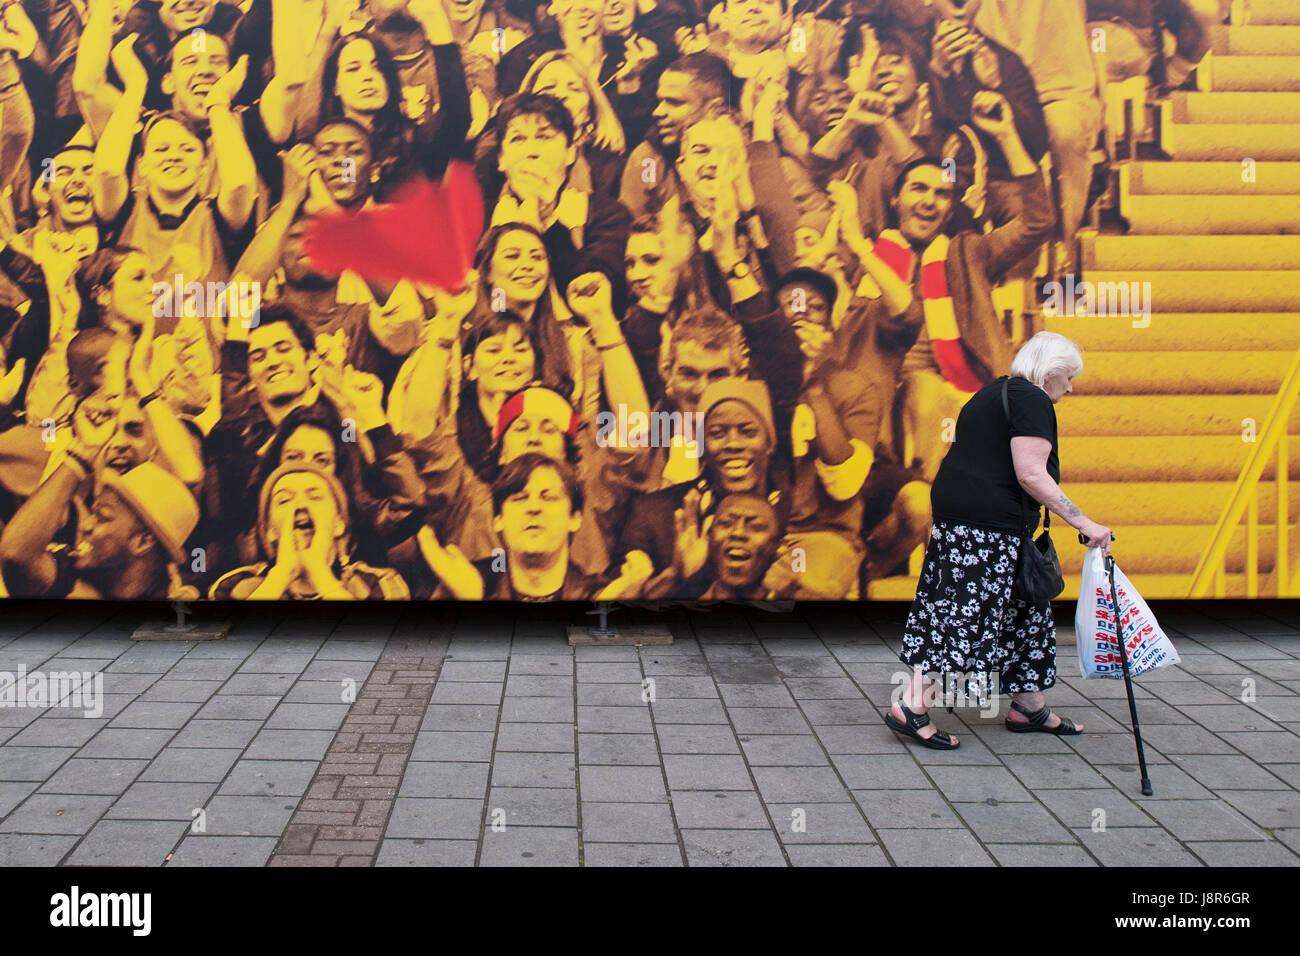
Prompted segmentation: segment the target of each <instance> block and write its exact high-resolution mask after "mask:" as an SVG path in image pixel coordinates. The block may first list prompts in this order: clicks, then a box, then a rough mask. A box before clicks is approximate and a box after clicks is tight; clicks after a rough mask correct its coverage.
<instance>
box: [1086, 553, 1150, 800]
mask: <svg viewBox="0 0 1300 956" xmlns="http://www.w3.org/2000/svg"><path fill="white" fill-rule="evenodd" d="M1114 537H1115V536H1114V535H1113V534H1112V535H1111V538H1112V539H1113V538H1114ZM1079 543H1080V544H1084V545H1086V544H1087V543H1088V541H1087V539H1086V538H1084V536H1083V535H1082V534H1080V535H1079ZM1106 574H1107V575H1108V576H1109V577H1110V606H1111V607H1112V608H1114V609H1115V640H1116V641H1117V642H1118V643H1119V659H1120V662H1121V664H1122V665H1123V668H1124V689H1125V690H1126V691H1128V712H1129V716H1130V717H1132V718H1133V742H1134V743H1136V744H1137V752H1138V770H1139V771H1140V772H1141V774H1142V796H1144V797H1149V796H1151V795H1152V794H1153V793H1155V791H1154V790H1152V789H1151V778H1150V777H1148V776H1147V757H1146V753H1145V752H1144V751H1143V750H1142V730H1141V728H1140V727H1138V708H1137V701H1136V700H1134V699H1133V678H1132V677H1131V676H1130V675H1129V672H1128V648H1127V647H1126V646H1125V645H1126V644H1127V641H1125V640H1124V628H1123V627H1122V626H1121V625H1120V618H1121V616H1122V615H1121V614H1120V609H1119V591H1118V590H1117V589H1116V588H1115V559H1114V558H1112V557H1111V556H1110V555H1109V554H1108V555H1106Z"/></svg>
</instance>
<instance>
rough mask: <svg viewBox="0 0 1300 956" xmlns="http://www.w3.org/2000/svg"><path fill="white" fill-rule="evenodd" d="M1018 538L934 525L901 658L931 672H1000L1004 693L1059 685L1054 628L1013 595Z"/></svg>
mask: <svg viewBox="0 0 1300 956" xmlns="http://www.w3.org/2000/svg"><path fill="white" fill-rule="evenodd" d="M1019 557H1020V535H1018V534H1015V533H1013V532H1008V531H991V530H988V529H985V528H975V527H971V526H970V525H964V524H957V523H955V522H949V521H935V522H934V527H933V528H932V529H931V531H930V541H929V544H928V545H927V546H926V549H925V564H924V566H923V567H922V568H921V579H920V581H919V582H918V584H917V588H916V597H915V599H913V601H912V609H911V611H910V612H909V613H908V615H907V626H906V627H905V628H904V630H903V650H902V652H901V653H900V654H899V655H898V656H899V660H901V661H903V663H905V664H910V665H912V666H913V667H920V668H921V670H922V671H923V672H925V673H927V674H929V673H939V674H948V673H961V674H968V675H969V674H986V675H988V679H989V680H990V682H991V681H992V675H993V674H997V675H998V678H999V680H1000V684H999V685H998V686H999V688H1000V690H1001V691H1002V692H1003V693H1009V694H1020V693H1028V692H1031V691H1042V690H1046V689H1047V688H1049V687H1051V686H1052V685H1053V684H1055V683H1056V624H1055V623H1054V622H1053V621H1052V609H1051V607H1050V606H1048V607H1047V608H1044V609H1042V610H1039V609H1038V608H1036V607H1034V606H1033V605H1032V604H1028V603H1026V602H1024V601H1018V600H1016V599H1014V598H1013V597H1012V596H1011V585H1012V583H1013V582H1014V580H1015V575H1016V563H1017V561H1018V560H1019Z"/></svg>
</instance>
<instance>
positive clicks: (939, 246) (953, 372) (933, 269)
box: [875, 229, 983, 394]
mask: <svg viewBox="0 0 1300 956" xmlns="http://www.w3.org/2000/svg"><path fill="white" fill-rule="evenodd" d="M875 251H876V255H877V256H879V257H880V259H881V261H882V262H884V263H885V265H887V266H889V268H890V269H892V270H893V271H894V274H895V275H897V276H898V277H899V278H900V279H902V280H903V281H904V282H909V283H910V282H911V281H912V265H913V263H914V261H915V258H916V253H915V252H913V251H912V247H911V245H910V244H909V243H908V241H907V240H906V239H904V238H903V234H902V233H901V232H899V231H898V230H897V229H886V230H885V231H884V232H882V233H881V234H880V238H879V239H877V240H876V242H875ZM947 259H948V237H947V236H942V235H941V236H938V237H937V238H936V239H935V240H934V241H933V242H931V243H930V244H929V245H928V246H926V247H925V251H924V252H922V253H921V300H922V302H921V305H922V308H923V310H924V312H925V331H926V334H928V335H929V336H930V343H931V344H932V345H933V347H934V358H935V361H936V362H938V364H939V371H940V372H941V373H943V377H944V379H945V381H947V382H948V383H949V384H951V385H952V386H953V387H954V388H956V389H957V390H958V391H959V392H965V393H967V394H971V393H973V392H977V391H979V389H980V386H981V385H982V384H983V383H982V382H981V381H980V379H979V376H978V375H976V374H975V372H974V371H973V370H972V369H971V367H970V363H969V362H968V361H967V360H966V352H965V350H964V349H963V348H962V344H961V333H960V332H959V331H958V329H957V313H956V311H955V310H954V309H953V304H952V296H951V295H949V294H948V274H947V273H946V272H945V271H944V266H945V263H946V261H947Z"/></svg>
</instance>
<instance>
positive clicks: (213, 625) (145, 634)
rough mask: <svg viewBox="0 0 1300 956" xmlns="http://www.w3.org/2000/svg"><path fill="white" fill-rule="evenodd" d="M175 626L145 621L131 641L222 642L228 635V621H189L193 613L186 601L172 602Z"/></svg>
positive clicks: (134, 633) (132, 635)
mask: <svg viewBox="0 0 1300 956" xmlns="http://www.w3.org/2000/svg"><path fill="white" fill-rule="evenodd" d="M172 610H173V611H175V612H176V623H175V624H163V623H162V622H160V621H146V622H144V623H142V624H141V625H140V626H139V627H137V628H136V629H135V631H134V632H133V633H132V634H131V640H133V641H222V640H225V639H226V636H227V635H228V634H229V633H230V622H229V621H203V622H197V621H190V620H188V618H189V617H190V615H192V614H193V613H194V612H193V610H192V609H191V608H190V605H189V602H188V601H173V602H172Z"/></svg>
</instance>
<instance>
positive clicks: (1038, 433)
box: [885, 332, 1111, 750]
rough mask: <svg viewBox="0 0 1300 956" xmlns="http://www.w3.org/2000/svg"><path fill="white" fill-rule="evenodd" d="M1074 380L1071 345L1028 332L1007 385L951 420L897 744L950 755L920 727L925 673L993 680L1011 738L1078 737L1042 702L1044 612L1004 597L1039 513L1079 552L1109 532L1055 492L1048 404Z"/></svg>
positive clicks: (1052, 650)
mask: <svg viewBox="0 0 1300 956" xmlns="http://www.w3.org/2000/svg"><path fill="white" fill-rule="evenodd" d="M1081 371H1083V359H1082V357H1081V356H1080V355H1079V349H1078V347H1077V346H1075V344H1074V343H1073V342H1071V341H1070V340H1069V339H1067V338H1065V337H1064V336H1062V335H1058V334H1056V333H1055V332H1039V333H1038V334H1037V335H1035V336H1034V337H1033V338H1031V339H1030V340H1029V341H1028V342H1027V343H1025V345H1024V346H1023V347H1022V348H1021V349H1020V351H1019V352H1018V353H1017V354H1016V357H1015V359H1014V361H1012V363H1011V375H1010V377H1009V378H1008V377H1006V376H1003V377H1001V378H998V379H997V380H995V381H993V382H990V383H989V384H988V385H985V386H984V387H983V388H981V389H980V390H979V391H978V392H976V393H975V394H974V395H972V396H971V398H970V400H969V401H968V402H967V403H966V405H965V407H963V408H962V410H961V414H960V415H959V416H958V418H957V433H956V440H955V441H954V442H953V445H952V447H951V448H950V449H949V450H948V453H947V455H946V457H945V458H944V460H943V463H942V465H941V466H940V468H939V473H938V475H937V476H936V477H935V481H934V486H933V488H932V489H931V494H930V501H931V508H932V511H933V516H934V525H933V529H932V530H931V532H930V542H929V545H928V546H927V548H926V552H925V564H924V566H923V568H922V569H921V578H920V581H919V583H918V586H917V591H916V598H915V599H914V600H913V602H912V609H911V612H910V613H909V614H908V616H907V626H906V628H905V629H904V632H903V649H902V652H901V653H900V654H899V659H900V660H902V661H903V662H904V663H905V664H910V665H912V667H913V668H914V673H913V675H912V681H911V683H910V685H909V686H908V687H907V689H906V690H905V692H904V693H903V696H902V699H901V700H900V701H898V702H895V703H894V704H893V706H892V707H891V708H890V713H889V714H888V715H887V716H886V717H885V723H886V724H888V725H889V727H890V728H891V729H892V730H893V731H894V732H895V733H897V734H899V735H900V736H904V737H908V738H911V739H915V740H917V741H918V742H919V743H921V744H922V745H924V746H926V747H930V748H932V749H935V750H951V749H953V748H955V747H957V746H958V740H957V738H956V737H954V736H952V735H951V734H946V733H943V732H942V731H940V730H939V729H938V728H936V727H934V726H933V725H932V724H931V723H930V715H929V714H928V713H927V710H928V709H929V705H930V704H932V703H933V700H934V698H933V691H934V687H935V681H934V680H933V679H931V678H929V677H927V676H926V675H930V674H936V673H937V674H940V675H947V674H961V675H962V676H963V678H964V679H965V680H966V682H967V683H966V686H967V687H970V686H971V681H972V678H974V679H975V680H976V681H978V682H979V686H981V687H982V686H986V685H984V684H983V681H984V680H987V681H988V682H989V683H990V684H991V683H992V679H993V675H995V674H996V675H998V678H999V680H1000V683H999V685H998V686H999V687H1000V689H1001V691H1002V692H1005V693H1010V694H1011V700H1012V703H1011V710H1010V711H1009V712H1008V715H1007V718H1006V726H1007V729H1008V730H1010V731H1013V732H1017V733H1027V732H1041V733H1049V734H1057V735H1066V734H1077V733H1080V732H1081V731H1082V730H1083V727H1082V725H1079V724H1075V723H1073V722H1072V721H1070V720H1069V719H1067V718H1063V717H1060V716H1058V715H1056V714H1054V713H1052V712H1051V711H1050V710H1049V709H1048V707H1047V705H1046V703H1045V702H1044V700H1043V691H1045V690H1047V689H1048V688H1049V687H1051V686H1052V685H1053V684H1055V683H1056V626H1055V624H1054V623H1053V622H1052V609H1051V606H1050V605H1048V606H1047V607H1045V608H1038V607H1035V606H1034V605H1033V604H1031V603H1028V602H1025V601H1021V600H1018V599H1017V598H1014V597H1012V593H1011V592H1012V584H1013V582H1014V580H1015V577H1016V567H1017V563H1018V561H1019V557H1020V548H1021V542H1022V540H1023V537H1024V535H1027V534H1032V533H1033V531H1034V529H1035V528H1037V526H1038V522H1039V505H1040V503H1041V504H1043V505H1046V506H1047V507H1048V508H1049V509H1051V511H1052V512H1053V513H1054V514H1056V515H1059V516H1060V518H1061V520H1063V521H1064V522H1065V523H1066V524H1068V525H1070V526H1071V527H1073V528H1076V529H1078V531H1079V532H1080V533H1081V534H1082V535H1083V537H1084V538H1085V539H1086V541H1087V543H1088V546H1089V547H1100V548H1103V549H1105V550H1106V551H1107V552H1109V550H1110V541H1111V533H1110V529H1109V528H1107V527H1105V526H1103V525H1100V524H1098V523H1097V522H1095V521H1092V520H1091V519H1089V518H1088V517H1086V516H1085V515H1084V514H1083V512H1082V511H1080V510H1079V509H1078V508H1077V507H1076V506H1075V505H1074V504H1073V503H1072V502H1071V501H1070V499H1069V498H1067V497H1066V496H1065V493H1064V492H1062V491H1061V488H1060V485H1058V484H1057V482H1059V481H1060V478H1061V470H1060V463H1059V461H1058V459H1057V437H1056V409H1055V408H1054V407H1053V406H1054V405H1055V403H1056V402H1058V401H1060V400H1061V398H1062V397H1063V396H1065V395H1067V394H1069V393H1070V391H1071V390H1072V389H1071V384H1070V380H1071V379H1073V378H1074V377H1075V376H1077V375H1078V374H1079V373H1080V372H1081ZM1004 384H1005V386H1006V388H1005V396H1006V401H1007V405H1006V407H1004V404H1003V395H1004Z"/></svg>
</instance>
